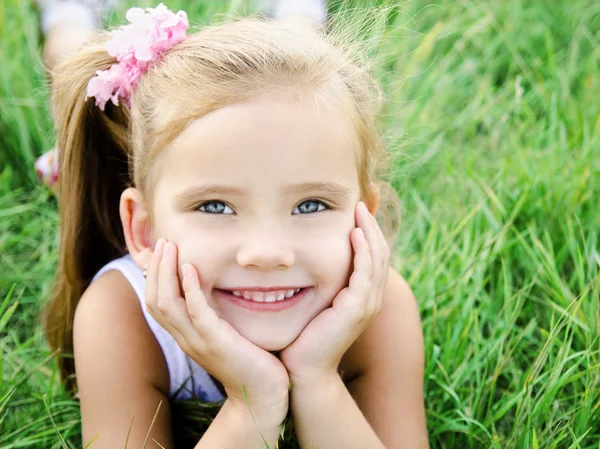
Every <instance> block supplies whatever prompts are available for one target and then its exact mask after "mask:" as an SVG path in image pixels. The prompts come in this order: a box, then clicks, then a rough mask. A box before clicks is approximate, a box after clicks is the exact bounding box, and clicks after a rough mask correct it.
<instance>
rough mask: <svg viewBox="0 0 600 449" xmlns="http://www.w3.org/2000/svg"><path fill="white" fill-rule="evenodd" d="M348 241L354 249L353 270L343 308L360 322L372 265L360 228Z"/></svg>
mask: <svg viewBox="0 0 600 449" xmlns="http://www.w3.org/2000/svg"><path fill="white" fill-rule="evenodd" d="M350 240H351V242H352V247H353V249H354V269H353V271H352V275H351V276H350V280H349V282H348V295H346V298H345V300H346V301H347V304H346V305H345V307H347V309H348V311H349V313H351V314H352V315H353V316H354V317H355V319H357V320H360V319H362V316H363V315H364V314H365V309H366V307H367V304H368V302H369V296H370V294H371V285H372V274H373V273H372V270H373V263H372V260H371V253H370V251H369V245H368V243H367V241H366V239H365V236H364V233H363V231H362V229H361V228H355V229H353V230H352V233H351V234H350Z"/></svg>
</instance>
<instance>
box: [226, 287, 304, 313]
mask: <svg viewBox="0 0 600 449" xmlns="http://www.w3.org/2000/svg"><path fill="white" fill-rule="evenodd" d="M310 290H312V287H306V288H303V289H302V290H300V292H298V293H296V294H295V295H294V296H292V297H291V298H286V299H283V300H281V301H275V302H256V301H252V300H250V299H244V298H241V297H239V296H235V295H234V294H233V293H229V292H227V291H225V290H219V289H215V290H214V293H217V294H218V295H219V296H221V297H222V298H224V299H227V300H229V301H230V302H232V303H234V304H235V305H236V306H240V307H244V308H246V309H250V310H256V311H257V312H280V311H282V310H286V309H289V308H291V307H294V306H295V305H296V304H298V303H299V302H300V301H302V299H303V298H304V297H305V296H306V295H307V294H308V292H309V291H310Z"/></svg>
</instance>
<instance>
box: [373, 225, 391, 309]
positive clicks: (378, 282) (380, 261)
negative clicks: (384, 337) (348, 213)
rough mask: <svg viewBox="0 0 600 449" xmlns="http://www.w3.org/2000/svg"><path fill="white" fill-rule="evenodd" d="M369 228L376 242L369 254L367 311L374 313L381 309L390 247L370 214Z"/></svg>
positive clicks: (387, 272)
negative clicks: (370, 282)
mask: <svg viewBox="0 0 600 449" xmlns="http://www.w3.org/2000/svg"><path fill="white" fill-rule="evenodd" d="M368 219H369V220H368V221H369V222H370V229H371V230H372V231H373V234H372V236H373V237H374V238H375V239H376V241H377V243H376V244H375V245H373V247H374V248H372V251H371V254H372V257H373V265H374V274H373V286H372V293H371V299H370V304H369V310H370V311H369V313H372V314H375V313H377V312H378V311H379V310H380V309H381V305H382V303H383V292H384V290H385V287H386V284H387V278H388V274H389V264H390V247H389V245H388V243H387V240H386V239H385V236H384V235H383V232H382V231H381V228H380V227H379V224H378V223H377V219H376V218H375V217H374V216H373V215H372V214H369V215H368ZM370 246H371V245H370Z"/></svg>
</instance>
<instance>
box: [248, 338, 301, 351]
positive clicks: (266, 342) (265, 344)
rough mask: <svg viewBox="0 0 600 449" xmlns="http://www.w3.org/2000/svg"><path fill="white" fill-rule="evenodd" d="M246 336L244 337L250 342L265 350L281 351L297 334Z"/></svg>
mask: <svg viewBox="0 0 600 449" xmlns="http://www.w3.org/2000/svg"><path fill="white" fill-rule="evenodd" d="M254 337H255V338H252V337H251V336H247V337H246V338H247V339H248V340H250V342H252V343H254V344H255V345H256V346H258V347H259V348H261V349H264V350H265V351H269V352H273V351H281V350H282V349H284V348H286V347H288V346H289V345H290V344H291V343H292V342H293V341H294V340H295V339H296V337H298V335H292V336H289V335H286V336H283V337H282V336H281V335H278V336H274V335H260V336H254Z"/></svg>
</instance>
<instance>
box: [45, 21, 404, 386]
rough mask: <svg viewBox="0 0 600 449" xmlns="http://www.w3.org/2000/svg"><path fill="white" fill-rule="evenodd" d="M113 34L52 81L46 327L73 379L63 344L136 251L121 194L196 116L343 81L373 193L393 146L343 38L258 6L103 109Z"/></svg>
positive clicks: (375, 97) (187, 46) (159, 65)
mask: <svg viewBox="0 0 600 449" xmlns="http://www.w3.org/2000/svg"><path fill="white" fill-rule="evenodd" d="M107 36H108V35H107V33H102V34H99V35H97V36H96V37H94V38H93V39H92V40H91V41H90V42H88V44H86V46H85V47H84V48H83V49H82V50H81V51H80V52H79V53H78V54H77V55H75V56H74V57H73V58H72V59H70V60H69V61H66V62H65V63H64V64H63V65H62V66H61V67H59V68H57V70H56V73H54V76H53V81H52V86H51V87H52V101H53V107H54V108H55V109H54V110H55V112H56V117H57V120H56V127H57V133H58V147H59V148H60V177H59V187H58V188H59V209H60V220H61V226H60V239H61V245H60V254H59V267H58V277H57V282H56V287H55V291H54V295H53V298H52V300H51V302H50V304H49V306H48V308H47V309H46V314H45V330H46V336H47V339H48V342H49V345H50V347H51V348H52V349H55V350H59V367H60V371H61V375H62V376H63V378H64V379H65V380H66V381H67V386H68V387H69V388H72V387H73V386H74V379H73V376H72V375H73V374H74V363H73V360H72V358H69V357H68V356H67V355H66V354H65V353H70V352H71V351H72V348H73V341H72V324H73V317H74V313H75V307H76V305H77V302H78V301H79V298H80V297H81V295H82V294H83V291H84V290H85V289H86V288H87V286H88V285H89V283H90V281H91V279H92V277H93V276H94V274H95V273H96V272H97V271H98V270H99V269H100V268H101V267H102V266H103V265H105V264H106V263H107V262H109V261H110V260H112V259H115V258H117V257H120V256H122V255H124V254H125V253H126V251H127V249H126V245H125V241H124V238H123V231H122V226H121V223H120V220H119V215H118V213H117V211H118V205H119V199H120V194H121V192H122V191H123V190H124V189H125V188H127V187H128V186H130V185H131V183H132V181H133V184H134V185H135V186H136V187H137V188H138V189H140V190H141V192H142V195H143V196H144V198H150V193H151V185H152V170H153V167H154V165H155V164H154V162H155V159H156V157H157V155H158V154H159V153H160V152H161V150H163V149H164V148H165V146H166V145H168V144H169V142H171V141H172V140H173V139H174V138H175V137H176V136H177V135H178V134H179V133H181V132H182V131H183V130H184V129H185V128H186V127H187V126H188V125H189V124H190V123H191V122H192V121H194V120H196V119H198V118H200V117H203V116H205V115H206V114H208V113H210V112H211V111H214V110H217V109H219V108H222V107H224V106H227V105H231V104H233V103H239V102H243V101H247V100H249V99H251V98H252V97H253V96H255V95H257V94H258V93H260V92H264V91H265V90H266V89H285V90H287V91H289V90H290V89H291V90H294V91H297V92H299V93H300V94H301V95H304V94H307V93H308V94H312V95H314V96H316V97H317V98H321V96H322V95H325V94H327V92H331V91H332V89H334V90H335V92H336V98H339V101H340V103H339V105H340V108H341V109H342V110H343V112H344V113H346V114H348V118H349V119H350V122H351V123H352V124H353V126H354V129H355V132H356V136H357V137H358V141H359V144H360V151H359V153H360V154H358V155H357V163H358V170H359V180H360V187H361V192H362V195H363V198H364V199H365V200H367V201H370V200H371V199H372V198H373V197H374V196H375V195H376V193H375V192H374V190H373V186H374V183H375V182H376V181H377V180H378V176H379V173H380V170H381V169H382V168H383V165H384V164H383V162H384V161H385V156H386V155H385V150H384V146H383V144H382V142H381V140H380V138H379V135H378V133H377V130H376V113H377V110H378V108H379V101H380V97H381V95H380V91H379V89H378V85H377V83H376V82H375V80H374V79H373V78H372V76H371V75H370V74H369V73H368V71H367V70H366V69H365V68H364V67H361V65H360V64H358V63H356V61H354V60H353V58H352V57H351V55H349V54H348V53H347V52H344V51H342V50H341V49H340V46H339V45H334V44H333V43H332V41H333V38H328V37H326V36H324V35H321V34H320V33H318V32H316V31H315V32H312V31H309V30H307V29H306V28H301V27H298V26H293V25H291V24H286V23H281V22H268V21H262V20H259V19H255V18H246V19H240V20H237V21H233V22H229V23H226V24H222V25H215V26H211V27H206V28H204V29H202V30H201V31H199V32H197V33H195V34H192V35H190V36H189V37H187V38H186V39H185V40H184V41H183V42H182V43H180V44H178V45H176V46H175V47H173V48H172V49H171V50H169V51H168V52H167V53H166V54H165V55H163V57H162V58H161V59H160V60H159V61H158V62H156V63H155V64H154V65H153V66H152V67H151V68H150V69H149V71H148V72H147V73H145V74H144V75H143V76H142V78H141V80H140V83H139V85H138V86H137V88H136V90H135V92H134V94H133V98H132V104H131V109H130V110H127V109H126V108H123V107H115V106H113V105H112V104H108V105H107V108H106V111H105V112H102V111H100V110H99V109H98V108H96V107H95V106H94V102H93V99H90V100H88V101H84V99H85V95H86V86H87V82H88V81H89V79H90V78H91V77H92V76H93V75H94V74H95V72H96V71H97V70H105V69H107V68H109V67H110V66H111V65H112V64H113V63H115V62H116V61H115V60H114V59H113V58H112V57H110V56H109V55H108V54H107V53H106V51H105V50H104V47H103V44H104V42H105V41H106V39H107ZM275 92H277V90H275ZM330 98H331V96H329V99H330ZM382 186H383V187H385V184H382ZM379 190H380V191H382V192H383V193H386V192H393V190H391V189H383V190H382V189H381V188H380V189H379ZM394 198H395V196H393V195H391V196H389V198H388V201H384V204H382V207H381V208H380V209H381V210H382V211H384V214H383V216H382V218H384V219H388V220H387V221H388V222H389V224H391V227H390V226H388V228H389V229H388V234H390V235H393V234H394V233H395V231H396V230H397V227H398V224H399V219H398V217H399V213H398V207H397V202H396V201H394ZM390 199H391V201H389V200H390Z"/></svg>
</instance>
